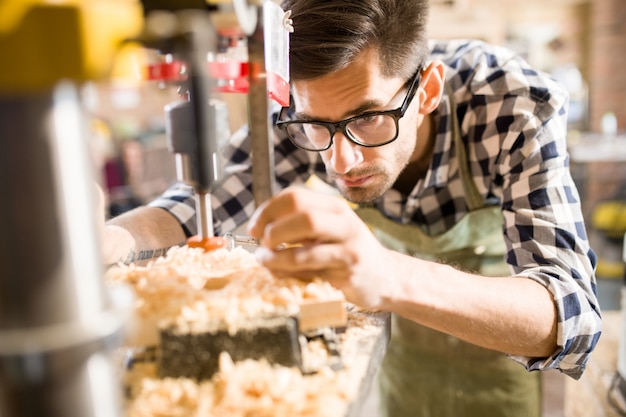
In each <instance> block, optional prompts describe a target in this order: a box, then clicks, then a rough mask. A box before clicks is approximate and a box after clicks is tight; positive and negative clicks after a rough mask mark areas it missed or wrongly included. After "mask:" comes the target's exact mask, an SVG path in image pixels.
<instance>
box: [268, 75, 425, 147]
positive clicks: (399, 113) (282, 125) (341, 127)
mask: <svg viewBox="0 0 626 417" xmlns="http://www.w3.org/2000/svg"><path fill="white" fill-rule="evenodd" d="M421 78H422V66H421V65H420V66H419V67H418V68H417V71H415V74H414V75H413V76H412V77H411V79H410V80H409V82H410V84H409V88H408V91H407V95H406V97H405V98H404V101H402V104H401V105H400V107H398V108H396V109H393V110H376V111H369V112H365V113H362V114H359V115H357V116H352V117H349V118H347V119H344V120H340V121H338V122H328V121H325V120H280V119H281V118H282V115H283V112H284V111H288V110H289V109H290V107H283V108H282V109H281V110H280V113H279V114H278V121H277V122H276V126H277V127H278V128H279V129H281V130H282V131H284V132H285V133H286V134H287V137H288V138H289V140H290V141H291V143H293V144H294V145H295V146H296V147H298V148H300V149H303V150H305V151H311V152H322V151H325V150H327V149H330V147H331V146H333V138H334V137H335V133H337V132H341V133H343V134H344V136H345V137H347V138H348V140H350V141H351V142H353V143H355V144H357V145H359V146H363V147H365V148H376V147H379V146H383V145H387V144H389V143H391V142H393V141H394V140H396V139H397V138H398V135H399V133H400V125H399V124H398V121H399V120H400V119H401V118H402V117H403V116H404V114H405V113H406V111H407V109H408V108H409V105H410V104H411V102H412V101H413V97H415V94H416V93H417V89H418V87H419V85H420V81H421ZM372 116H391V117H392V118H393V120H394V122H395V124H396V134H395V135H394V137H393V138H391V139H389V140H387V141H385V142H381V143H376V144H368V143H363V142H361V141H360V140H358V139H357V138H355V137H353V136H352V134H351V133H350V131H349V130H348V129H346V126H347V125H348V124H349V123H351V122H353V121H355V120H358V119H362V118H366V117H372ZM295 123H300V124H302V123H309V124H315V125H319V126H324V127H325V128H326V129H328V132H329V134H330V140H329V141H328V145H327V146H326V147H324V148H322V149H309V148H305V147H303V146H302V145H300V144H298V143H296V141H295V140H294V139H293V138H292V136H291V133H289V130H288V126H289V125H290V124H295Z"/></svg>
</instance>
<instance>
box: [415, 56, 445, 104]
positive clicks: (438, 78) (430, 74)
mask: <svg viewBox="0 0 626 417" xmlns="http://www.w3.org/2000/svg"><path fill="white" fill-rule="evenodd" d="M444 77H445V76H444V67H443V63H442V62H441V61H433V62H431V63H430V64H428V66H427V67H426V68H425V69H424V70H422V81H421V82H420V87H419V90H418V95H419V101H420V109H419V112H420V113H421V114H429V113H432V112H433V111H435V109H436V108H437V107H438V106H439V103H440V102H441V96H442V95H443V88H444V80H445V78H444Z"/></svg>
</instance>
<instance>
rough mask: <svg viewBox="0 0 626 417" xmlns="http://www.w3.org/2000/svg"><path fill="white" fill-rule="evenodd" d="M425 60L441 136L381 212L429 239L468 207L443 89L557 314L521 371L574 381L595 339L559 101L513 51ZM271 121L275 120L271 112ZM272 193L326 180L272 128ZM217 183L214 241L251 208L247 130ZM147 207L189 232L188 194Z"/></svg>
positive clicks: (513, 253) (521, 261)
mask: <svg viewBox="0 0 626 417" xmlns="http://www.w3.org/2000/svg"><path fill="white" fill-rule="evenodd" d="M431 47H432V51H431V56H430V57H431V59H433V60H440V61H442V62H444V64H445V66H446V81H447V84H448V86H449V90H447V91H446V92H444V97H443V100H442V102H441V104H440V106H439V108H438V109H437V111H436V112H435V113H434V119H435V124H434V126H436V129H437V138H436V144H435V149H434V155H433V157H432V161H431V165H430V168H429V170H428V172H427V174H426V176H425V178H423V179H421V180H418V179H416V184H415V188H414V189H413V191H412V192H411V193H410V195H409V196H402V195H400V194H399V193H398V192H396V191H395V190H389V191H388V192H387V193H386V194H385V195H384V197H383V199H382V201H381V202H380V204H379V208H380V209H381V210H383V211H384V212H385V213H386V214H387V215H388V216H391V217H393V218H395V219H397V221H398V222H401V223H416V224H419V225H420V226H421V227H423V229H424V230H425V231H426V232H427V233H429V234H433V235H434V234H439V233H441V232H444V231H446V230H448V229H450V228H451V227H452V226H453V225H454V224H455V223H456V222H457V221H458V220H459V219H460V218H461V217H463V215H465V214H466V213H467V211H468V208H467V205H466V202H465V196H464V192H463V185H462V182H461V179H460V177H459V163H458V160H457V158H456V153H455V150H454V144H453V140H452V135H451V124H450V117H449V116H450V100H449V95H448V94H449V92H451V94H452V95H453V98H454V102H455V103H456V109H457V110H456V111H457V117H458V122H459V126H460V131H461V137H462V140H463V142H464V143H465V146H466V149H467V154H468V159H469V164H470V171H471V174H472V176H473V180H474V182H475V184H476V186H477V188H478V191H479V192H480V193H481V195H482V196H483V198H484V200H485V203H486V204H500V205H501V207H502V213H503V218H504V225H503V232H504V238H505V242H506V245H507V257H506V261H507V262H508V263H509V264H510V265H511V266H512V268H513V270H514V273H515V274H516V275H518V276H525V277H528V278H529V279H532V280H535V281H537V282H539V283H541V284H542V285H544V286H545V287H546V288H547V289H548V290H549V291H550V292H551V293H552V295H553V297H554V300H555V302H556V308H557V314H558V328H557V332H558V335H557V343H558V345H559V348H558V350H557V351H555V352H554V354H553V355H552V356H550V357H548V358H529V357H513V359H515V360H517V361H519V362H521V363H522V364H524V365H525V366H526V368H527V369H528V370H545V369H551V368H557V369H559V370H561V371H562V372H564V373H566V374H568V375H570V376H572V377H574V378H579V377H580V376H581V374H582V372H583V370H584V368H585V364H586V362H587V360H588V358H589V355H590V353H591V352H592V351H593V349H594V347H595V345H596V343H597V341H598V338H599V336H600V331H601V314H600V307H599V305H598V300H597V297H596V287H595V277H594V268H595V264H596V257H595V254H594V253H593V251H592V250H591V248H590V247H589V243H588V241H587V236H586V232H585V226H584V223H583V218H582V214H581V209H580V201H579V196H578V192H577V190H576V188H575V186H574V183H573V181H572V178H571V176H570V172H569V158H568V155H567V149H566V121H567V120H566V119H567V117H566V116H567V114H566V108H567V95H566V93H565V92H564V90H563V89H562V88H561V87H559V86H558V85H557V84H556V83H555V82H554V81H552V80H551V79H549V78H548V77H547V76H545V75H544V74H541V73H539V72H537V71H535V70H533V69H531V68H530V67H529V66H528V65H527V64H526V63H525V62H524V61H523V60H522V59H520V58H519V57H517V56H515V55H514V54H513V53H512V52H510V51H508V50H506V49H503V48H499V47H494V46H489V45H486V44H484V43H481V42H477V41H447V42H439V43H435V42H433V43H432V44H431ZM271 117H272V122H274V121H275V119H276V117H277V112H272V116H271ZM273 132H274V137H273V140H274V145H275V155H274V157H275V174H276V188H284V187H286V186H288V185H295V184H303V183H304V182H305V181H306V180H307V179H308V178H309V176H311V175H313V174H315V175H317V176H318V177H320V178H322V179H323V180H326V179H327V177H326V174H325V169H324V164H323V163H322V161H321V159H320V158H319V155H317V154H315V153H308V152H305V151H302V150H299V149H297V148H295V147H294V146H293V145H292V144H291V143H290V142H289V140H288V139H287V138H286V137H285V135H284V134H283V133H282V132H281V131H280V130H278V129H277V128H276V127H274V130H273ZM225 157H226V158H227V160H228V166H227V168H226V174H225V179H224V181H223V183H222V184H220V186H219V187H217V188H216V190H215V191H214V192H213V193H212V199H213V201H212V204H213V210H214V221H215V227H216V233H217V234H219V233H223V232H227V231H231V230H233V229H235V228H236V227H237V226H239V225H240V224H242V223H245V222H246V221H247V219H248V218H249V217H250V215H251V214H252V212H253V210H254V200H253V195H252V189H251V183H252V176H251V166H250V143H249V140H248V135H247V128H245V127H244V128H242V129H241V130H240V131H239V132H237V133H236V134H235V135H233V137H232V140H231V141H230V143H229V145H228V146H227V147H226V149H225ZM150 205H151V206H156V207H162V208H164V209H166V210H168V211H170V212H171V213H172V214H173V215H174V216H176V217H177V218H178V219H179V221H180V223H181V225H182V226H183V228H184V229H185V232H186V233H187V235H189V236H190V235H193V234H195V233H196V225H195V218H194V213H195V208H194V207H195V203H194V200H193V197H192V191H191V189H190V188H189V187H187V186H184V185H176V186H174V187H172V188H170V189H169V190H168V191H166V192H165V193H164V194H163V196H161V197H160V198H158V199H157V200H155V201H153V202H152V203H151V204H150Z"/></svg>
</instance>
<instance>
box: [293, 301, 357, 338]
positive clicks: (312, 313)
mask: <svg viewBox="0 0 626 417" xmlns="http://www.w3.org/2000/svg"><path fill="white" fill-rule="evenodd" d="M298 322H299V324H300V330H302V331H309V330H314V329H318V328H320V327H345V326H346V325H347V323H348V313H347V311H346V306H345V303H344V301H342V300H331V301H307V302H304V303H302V304H301V305H300V314H299V316H298Z"/></svg>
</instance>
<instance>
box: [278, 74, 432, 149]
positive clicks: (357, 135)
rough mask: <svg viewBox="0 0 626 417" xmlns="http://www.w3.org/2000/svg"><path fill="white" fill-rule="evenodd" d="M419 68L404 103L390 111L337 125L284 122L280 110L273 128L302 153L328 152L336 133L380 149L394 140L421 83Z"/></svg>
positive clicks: (284, 109) (345, 120)
mask: <svg viewBox="0 0 626 417" xmlns="http://www.w3.org/2000/svg"><path fill="white" fill-rule="evenodd" d="M421 69H422V67H421V66H420V67H419V68H418V69H417V71H416V72H415V74H414V75H413V77H411V79H410V80H409V89H408V92H407V95H406V97H405V98H404V101H403V102H402V104H401V105H400V107H398V108H397V109H394V110H381V111H371V112H367V113H363V114H360V115H358V116H354V117H350V118H348V119H344V120H341V121H339V122H326V121H323V120H284V119H283V116H285V117H288V114H289V112H288V110H289V107H283V108H282V110H281V111H280V114H279V115H278V120H279V121H278V122H276V125H277V126H278V127H279V128H280V129H282V130H283V131H284V132H285V133H287V135H288V137H289V139H290V140H291V142H292V143H293V144H294V145H296V146H297V147H298V148H301V149H304V150H305V151H314V152H320V151H325V150H326V149H328V148H330V147H331V146H332V144H333V137H334V136H335V133H336V132H341V133H343V134H344V135H345V136H346V137H347V138H348V139H349V140H350V141H352V142H354V143H356V144H357V145H360V146H364V147H366V148H374V147H376V146H383V145H386V144H388V143H391V142H393V141H394V140H396V139H397V138H398V128H399V126H398V120H400V118H402V117H403V116H404V113H405V112H406V110H407V108H408V107H409V104H411V101H412V100H413V97H414V96H415V93H416V92H417V88H418V87H419V84H420V79H421Z"/></svg>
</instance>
